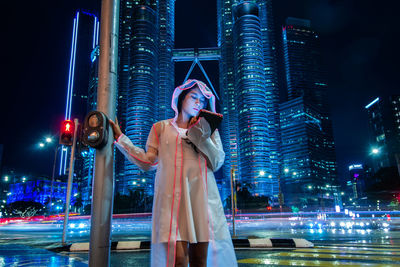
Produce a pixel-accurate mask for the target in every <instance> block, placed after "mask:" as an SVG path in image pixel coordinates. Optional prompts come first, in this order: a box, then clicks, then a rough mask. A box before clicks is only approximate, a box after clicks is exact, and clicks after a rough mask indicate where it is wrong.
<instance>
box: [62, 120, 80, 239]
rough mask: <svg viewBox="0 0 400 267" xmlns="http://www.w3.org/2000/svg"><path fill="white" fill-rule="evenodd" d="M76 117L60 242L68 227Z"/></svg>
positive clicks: (76, 125)
mask: <svg viewBox="0 0 400 267" xmlns="http://www.w3.org/2000/svg"><path fill="white" fill-rule="evenodd" d="M78 123H79V122H78V119H74V124H75V130H74V141H73V142H72V149H71V159H70V161H69V172H68V186H67V197H66V200H65V215H64V227H63V234H62V243H63V245H64V244H65V236H66V233H67V228H68V217H69V203H70V200H71V191H72V180H73V179H74V162H75V147H76V135H77V132H78Z"/></svg>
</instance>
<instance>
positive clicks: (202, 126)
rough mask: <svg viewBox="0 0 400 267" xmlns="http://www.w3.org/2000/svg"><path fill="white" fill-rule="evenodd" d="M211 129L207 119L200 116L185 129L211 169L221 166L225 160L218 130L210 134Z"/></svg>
mask: <svg viewBox="0 0 400 267" xmlns="http://www.w3.org/2000/svg"><path fill="white" fill-rule="evenodd" d="M210 134H211V129H210V125H209V124H208V122H207V120H206V119H204V118H202V117H200V118H199V119H198V121H197V122H196V123H195V124H193V126H191V127H190V128H189V130H188V131H187V136H188V139H189V140H190V142H192V143H193V144H194V145H195V146H196V147H197V148H198V149H199V150H200V151H201V152H202V153H203V154H204V155H205V157H206V159H207V163H208V165H209V167H210V168H211V170H212V171H214V172H215V171H217V170H218V169H219V168H221V166H222V164H223V163H224V160H225V152H224V150H223V148H222V142H221V138H220V136H219V133H218V130H215V132H214V133H213V134H212V135H211V136H210Z"/></svg>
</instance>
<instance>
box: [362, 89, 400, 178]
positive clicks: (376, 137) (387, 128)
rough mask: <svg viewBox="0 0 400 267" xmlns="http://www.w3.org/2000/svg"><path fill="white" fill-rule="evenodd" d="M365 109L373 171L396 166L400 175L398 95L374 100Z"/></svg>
mask: <svg viewBox="0 0 400 267" xmlns="http://www.w3.org/2000/svg"><path fill="white" fill-rule="evenodd" d="M365 109H366V110H367V113H368V123H369V146H370V156H371V157H370V159H371V161H372V166H373V168H374V171H375V172H377V171H378V170H379V169H380V168H385V167H392V166H396V167H397V170H398V172H399V174H400V95H392V96H390V97H378V98H375V99H374V100H373V101H372V102H370V103H369V104H368V105H366V106H365Z"/></svg>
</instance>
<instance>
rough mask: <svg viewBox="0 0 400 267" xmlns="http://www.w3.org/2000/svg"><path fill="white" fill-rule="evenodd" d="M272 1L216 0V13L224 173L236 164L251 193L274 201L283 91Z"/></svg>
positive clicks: (226, 173) (276, 186) (241, 178)
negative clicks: (281, 95) (277, 65)
mask: <svg viewBox="0 0 400 267" xmlns="http://www.w3.org/2000/svg"><path fill="white" fill-rule="evenodd" d="M271 3H272V2H271V1H230V0H218V1H217V15H218V45H219V46H220V49H221V61H220V62H221V63H220V88H221V89H222V90H221V91H222V92H221V95H222V98H223V100H222V112H223V114H224V121H223V125H222V140H223V144H224V149H225V151H226V152H227V156H226V161H225V166H224V176H225V177H226V179H228V178H229V172H230V168H231V167H234V168H235V169H236V170H237V174H238V175H237V179H238V180H239V181H240V182H244V183H249V184H251V185H252V187H253V189H251V188H250V192H251V193H252V194H253V195H266V196H270V197H271V198H273V199H274V200H276V199H277V197H278V176H279V169H280V167H279V153H280V152H279V143H280V138H279V116H278V115H279V114H278V112H279V92H278V87H277V67H276V55H275V41H274V32H273V22H272V15H271V13H272V7H271ZM244 62H246V63H244ZM246 116H247V117H248V119H246ZM256 121H257V123H255V122H256ZM258 122H259V123H260V124H259V125H258ZM261 171H262V172H261ZM260 173H261V174H262V175H261V174H260ZM261 185H262V186H261Z"/></svg>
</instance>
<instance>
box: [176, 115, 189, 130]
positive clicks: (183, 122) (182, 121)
mask: <svg viewBox="0 0 400 267" xmlns="http://www.w3.org/2000/svg"><path fill="white" fill-rule="evenodd" d="M188 124H189V115H188V114H186V113H184V112H180V113H179V115H178V118H177V119H176V125H178V127H179V128H184V129H187V127H188Z"/></svg>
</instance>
